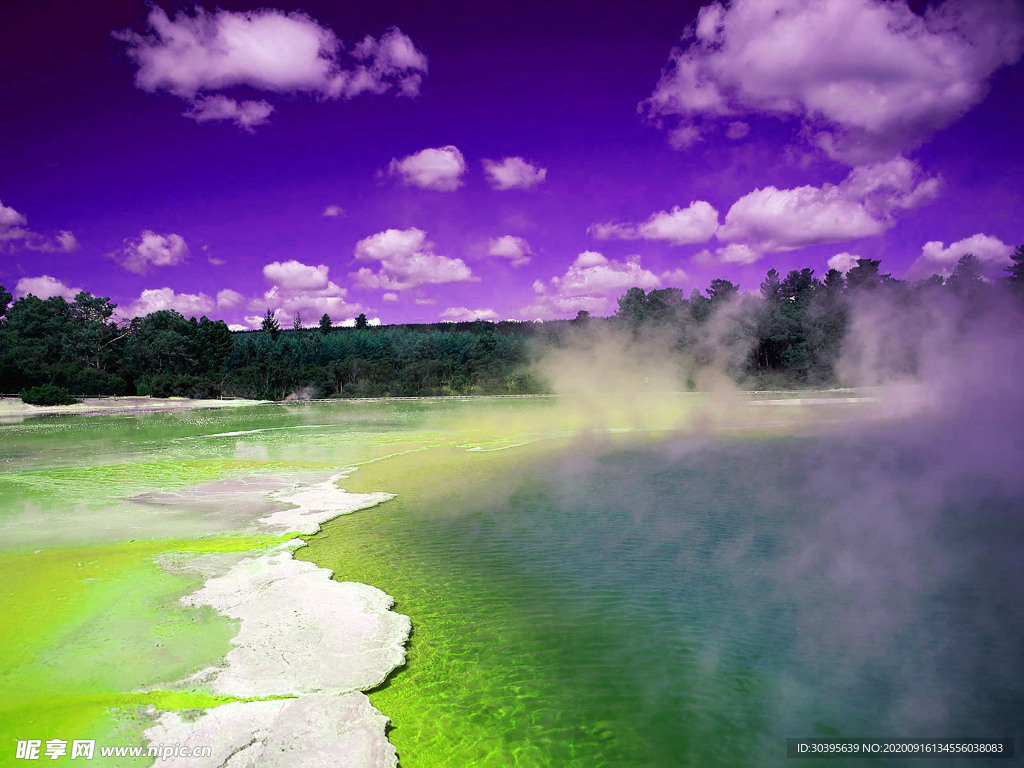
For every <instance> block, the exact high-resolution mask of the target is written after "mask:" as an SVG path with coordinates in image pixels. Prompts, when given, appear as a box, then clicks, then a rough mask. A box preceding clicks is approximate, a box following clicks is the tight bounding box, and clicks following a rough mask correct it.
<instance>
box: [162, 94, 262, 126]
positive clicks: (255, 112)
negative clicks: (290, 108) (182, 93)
mask: <svg viewBox="0 0 1024 768" xmlns="http://www.w3.org/2000/svg"><path fill="white" fill-rule="evenodd" d="M273 111H274V107H273V106H272V105H271V104H270V103H269V102H267V101H264V100H263V99H260V100H259V101H252V100H249V101H242V102H238V101H235V100H234V99H231V98H228V97H227V96H221V95H219V94H218V95H214V96H205V97H202V98H198V99H196V100H195V101H192V102H190V103H189V105H188V109H187V110H186V111H184V112H182V115H184V116H185V117H187V118H189V119H190V120H195V121H196V122H197V123H208V122H210V121H212V120H230V121H232V122H233V123H234V124H235V125H237V126H238V127H239V128H241V129H243V130H245V131H249V132H251V131H252V129H253V128H255V127H256V126H258V125H265V124H266V123H268V122H270V114H271V113H272V112H273Z"/></svg>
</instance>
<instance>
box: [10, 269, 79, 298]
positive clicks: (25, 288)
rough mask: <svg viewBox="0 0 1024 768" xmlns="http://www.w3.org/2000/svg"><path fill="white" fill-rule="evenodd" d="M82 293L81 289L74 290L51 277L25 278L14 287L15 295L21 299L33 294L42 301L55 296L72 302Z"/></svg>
mask: <svg viewBox="0 0 1024 768" xmlns="http://www.w3.org/2000/svg"><path fill="white" fill-rule="evenodd" d="M81 292H82V289H81V288H72V287H71V286H69V285H66V284H65V283H63V282H62V281H60V280H58V279H57V278H55V277H50V276H49V275H40V276H39V277H23V278H21V279H20V280H19V281H18V283H17V285H15V286H14V295H15V296H17V297H19V298H21V297H22V296H28V295H29V294H32V295H33V296H35V297H37V298H40V299H49V298H52V297H54V296H61V297H63V298H64V299H67V300H68V301H71V300H72V299H74V298H75V296H77V295H78V294H79V293H81Z"/></svg>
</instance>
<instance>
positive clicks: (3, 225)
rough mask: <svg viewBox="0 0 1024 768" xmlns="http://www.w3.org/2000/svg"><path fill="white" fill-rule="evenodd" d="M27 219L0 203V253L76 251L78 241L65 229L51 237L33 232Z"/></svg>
mask: <svg viewBox="0 0 1024 768" xmlns="http://www.w3.org/2000/svg"><path fill="white" fill-rule="evenodd" d="M27 224H28V219H27V218H26V217H25V215H24V214H22V213H19V212H18V211H16V210H14V208H11V207H10V206H6V205H4V204H3V202H0V252H2V251H6V250H14V249H22V250H28V251H42V252H43V253H71V252H72V251H77V250H78V241H77V240H76V239H75V236H74V235H73V234H71V232H69V231H68V230H66V229H62V230H60V231H59V232H57V234H56V235H54V236H53V237H47V236H46V235H41V234H39V233H38V232H33V231H32V230H31V229H29V228H28V227H27V226H26V225H27Z"/></svg>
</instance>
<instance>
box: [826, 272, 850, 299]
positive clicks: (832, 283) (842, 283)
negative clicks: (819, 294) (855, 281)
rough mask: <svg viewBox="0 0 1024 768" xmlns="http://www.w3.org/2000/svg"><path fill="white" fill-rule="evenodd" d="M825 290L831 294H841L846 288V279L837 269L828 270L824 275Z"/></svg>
mask: <svg viewBox="0 0 1024 768" xmlns="http://www.w3.org/2000/svg"><path fill="white" fill-rule="evenodd" d="M824 284H825V289H826V290H828V291H829V292H831V293H842V291H843V288H845V287H846V278H845V277H843V273H842V272H840V271H839V270H838V269H830V270H829V271H828V272H826V273H825V283H824Z"/></svg>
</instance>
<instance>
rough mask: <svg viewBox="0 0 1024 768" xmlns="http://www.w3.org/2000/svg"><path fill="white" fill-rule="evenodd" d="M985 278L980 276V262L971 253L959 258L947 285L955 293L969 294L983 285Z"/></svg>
mask: <svg viewBox="0 0 1024 768" xmlns="http://www.w3.org/2000/svg"><path fill="white" fill-rule="evenodd" d="M984 282H985V278H984V277H983V276H982V274H981V262H980V261H978V257H977V256H975V255H974V254H973V253H965V254H964V255H963V256H961V257H960V258H959V259H958V260H957V262H956V266H955V267H954V268H953V274H952V275H950V276H949V280H948V281H947V285H949V287H950V288H952V289H953V290H954V291H956V292H957V293H961V294H963V293H970V292H972V291H974V290H976V289H977V288H978V287H979V286H981V285H983V284H984Z"/></svg>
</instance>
